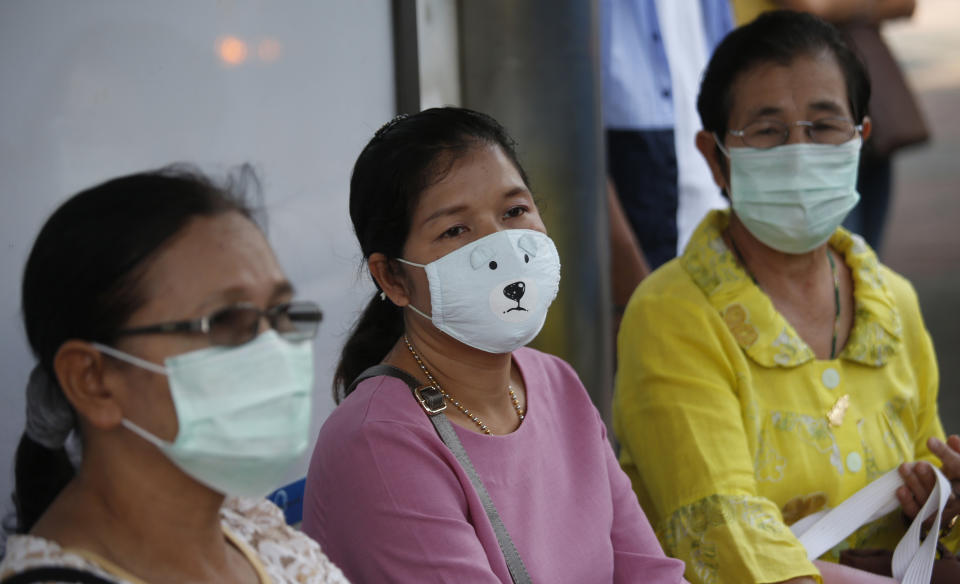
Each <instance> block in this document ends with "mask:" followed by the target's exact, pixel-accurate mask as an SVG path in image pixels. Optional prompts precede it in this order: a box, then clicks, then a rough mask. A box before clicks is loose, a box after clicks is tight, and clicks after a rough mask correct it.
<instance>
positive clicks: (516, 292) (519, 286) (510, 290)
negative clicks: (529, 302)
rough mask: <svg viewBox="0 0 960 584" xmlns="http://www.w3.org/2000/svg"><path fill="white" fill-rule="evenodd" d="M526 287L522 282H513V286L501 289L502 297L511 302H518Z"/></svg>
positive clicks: (508, 285) (509, 285)
mask: <svg viewBox="0 0 960 584" xmlns="http://www.w3.org/2000/svg"><path fill="white" fill-rule="evenodd" d="M526 288H527V285H526V284H524V283H523V282H514V283H513V284H507V285H506V286H505V287H504V288H503V295H504V296H506V297H507V298H509V299H510V300H513V301H514V302H520V299H521V298H523V293H524V291H525V290H526Z"/></svg>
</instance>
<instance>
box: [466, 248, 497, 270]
mask: <svg viewBox="0 0 960 584" xmlns="http://www.w3.org/2000/svg"><path fill="white" fill-rule="evenodd" d="M492 257H493V250H492V249H490V248H489V247H486V246H484V245H481V246H479V247H477V248H476V249H475V250H473V251H472V252H470V265H471V266H472V267H473V269H474V270H479V269H480V268H482V267H483V266H485V265H487V261H488V260H489V259H491V258H492Z"/></svg>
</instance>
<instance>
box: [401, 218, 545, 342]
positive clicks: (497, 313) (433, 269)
mask: <svg viewBox="0 0 960 584" xmlns="http://www.w3.org/2000/svg"><path fill="white" fill-rule="evenodd" d="M399 261H401V262H403V263H405V264H408V265H411V266H416V267H418V268H423V269H424V271H426V273H427V281H428V282H429V284H430V305H431V307H432V310H431V312H432V314H431V315H427V314H425V313H424V312H422V311H421V310H419V309H418V308H416V307H415V306H413V305H412V304H411V305H408V306H409V308H410V310H412V311H414V312H415V313H417V314H419V315H420V316H422V317H424V318H428V319H430V320H431V321H432V322H433V325H434V326H435V327H437V328H438V329H440V330H441V331H443V332H445V333H447V334H448V335H450V336H451V337H453V338H455V339H457V340H458V341H460V342H461V343H464V344H466V345H469V346H471V347H473V348H475V349H480V350H481V351H486V352H488V353H510V352H512V351H514V350H516V349H518V348H520V347H522V346H524V345H526V344H527V343H529V342H530V341H532V340H533V338H534V337H536V336H537V334H538V333H539V332H540V329H541V328H543V323H544V321H545V320H546V318H547V309H548V308H550V304H551V303H552V302H553V299H554V298H556V297H557V290H558V289H559V287H560V256H559V255H558V254H557V247H556V246H555V245H554V244H553V241H552V240H551V239H550V238H549V237H547V235H546V234H544V233H540V232H539V231H533V230H530V229H508V230H505V231H498V232H496V233H492V234H490V235H487V236H486V237H482V238H480V239H478V240H476V241H473V242H471V243H468V244H467V245H465V246H463V247H461V248H460V249H457V250H454V251H452V252H450V253H448V254H447V255H445V256H443V257H441V258H439V259H437V260H435V261H432V262H430V263H429V264H417V263H414V262H409V261H407V260H404V259H399Z"/></svg>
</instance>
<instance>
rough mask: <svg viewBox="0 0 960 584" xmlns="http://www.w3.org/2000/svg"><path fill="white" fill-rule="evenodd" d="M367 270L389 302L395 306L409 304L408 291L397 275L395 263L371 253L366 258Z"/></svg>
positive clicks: (382, 255)
mask: <svg viewBox="0 0 960 584" xmlns="http://www.w3.org/2000/svg"><path fill="white" fill-rule="evenodd" d="M367 268H368V269H369V270H370V275H371V276H373V279H374V280H375V281H376V283H377V286H380V289H381V290H382V291H383V293H384V294H385V295H386V296H387V298H389V299H390V302H393V303H394V304H396V305H397V306H406V305H408V304H410V291H409V290H407V286H406V283H405V282H404V281H403V278H402V277H401V275H400V274H399V273H398V270H397V266H396V262H394V261H393V260H390V259H388V258H387V256H385V255H384V254H382V253H379V252H377V253H372V254H370V257H369V258H367Z"/></svg>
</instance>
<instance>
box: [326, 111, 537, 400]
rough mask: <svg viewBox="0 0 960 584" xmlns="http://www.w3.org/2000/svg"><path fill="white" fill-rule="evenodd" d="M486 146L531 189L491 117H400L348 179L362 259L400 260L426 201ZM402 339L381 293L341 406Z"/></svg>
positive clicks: (344, 371) (356, 334)
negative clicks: (423, 198) (428, 192)
mask: <svg viewBox="0 0 960 584" xmlns="http://www.w3.org/2000/svg"><path fill="white" fill-rule="evenodd" d="M482 144H494V145H497V146H499V147H500V148H501V149H502V150H503V152H504V154H506V155H507V157H508V158H509V159H510V161H511V162H512V163H513V165H514V166H515V167H516V169H517V172H519V173H520V176H521V177H522V178H523V182H524V184H526V185H527V186H528V187H529V180H528V179H527V174H526V172H524V170H523V167H522V166H521V165H520V161H519V159H518V158H517V153H516V143H515V142H514V141H513V139H512V138H510V136H509V135H507V132H506V130H504V128H503V126H501V125H500V124H499V123H498V122H497V121H496V120H494V119H493V118H492V117H490V116H488V115H486V114H482V113H480V112H475V111H472V110H469V109H464V108H456V107H443V108H433V109H428V110H424V111H422V112H420V113H416V114H413V115H409V116H407V115H401V116H397V117H396V118H394V119H393V120H391V121H390V122H388V123H387V124H385V125H384V126H383V127H382V128H380V129H379V130H378V131H377V133H376V134H374V136H373V138H372V139H371V140H370V142H369V143H368V144H367V145H366V147H365V148H364V149H363V151H362V152H361V153H360V156H359V157H358V158H357V162H356V164H354V166H353V176H352V178H351V179H350V219H351V220H352V221H353V230H354V232H355V233H356V235H357V240H358V241H359V242H360V250H361V251H362V252H363V257H364V259H367V258H369V257H370V255H371V254H373V253H378V252H379V253H382V254H384V255H385V256H387V258H390V259H394V258H397V257H400V255H401V254H402V251H403V246H404V244H405V243H406V241H407V235H408V234H409V231H410V220H411V217H412V215H413V211H414V210H415V209H416V206H417V202H418V201H419V198H420V193H422V192H423V191H424V189H426V188H427V187H429V186H430V185H432V184H436V183H437V182H439V181H441V180H443V178H444V177H445V176H446V174H447V172H449V170H450V168H451V167H452V166H453V164H454V163H455V162H456V161H457V160H458V159H460V158H461V157H462V156H463V155H464V154H466V153H467V152H469V151H470V150H471V149H472V148H474V147H476V146H477V145H482ZM402 334H403V311H402V310H401V309H400V308H399V307H397V306H396V305H394V304H393V303H392V302H390V301H389V300H381V299H380V296H379V292H377V293H376V294H375V295H374V296H373V298H371V299H370V301H369V303H368V304H367V307H366V308H365V309H364V311H363V314H361V315H360V318H359V319H358V321H357V324H356V326H355V327H354V329H353V331H352V333H351V334H350V337H349V338H348V339H347V342H346V344H345V345H344V347H343V352H342V353H341V355H340V363H339V364H338V365H337V370H336V373H335V374H334V379H333V397H334V399H335V400H336V401H337V402H338V403H339V402H340V400H341V399H342V398H344V397H346V394H347V388H348V386H349V385H350V383H351V382H352V381H353V380H354V379H356V378H357V377H358V376H359V375H360V374H361V373H363V371H364V369H366V368H367V367H369V366H371V365H374V364H376V363H379V362H380V361H381V360H383V358H384V357H385V356H386V354H387V352H388V351H389V350H390V348H391V347H392V346H393V344H394V343H396V341H397V339H398V338H400V335H402Z"/></svg>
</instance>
